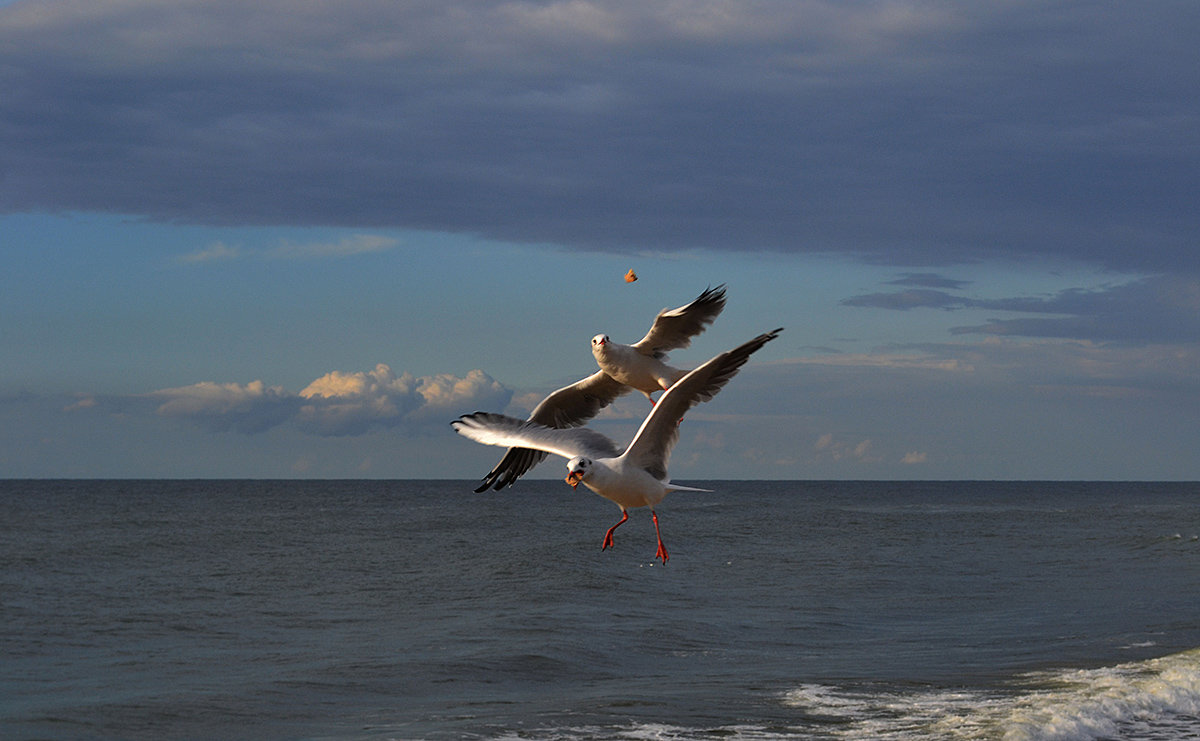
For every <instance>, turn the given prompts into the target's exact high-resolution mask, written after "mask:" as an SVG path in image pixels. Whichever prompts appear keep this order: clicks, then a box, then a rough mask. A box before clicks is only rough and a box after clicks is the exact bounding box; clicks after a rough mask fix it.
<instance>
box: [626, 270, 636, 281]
mask: <svg viewBox="0 0 1200 741" xmlns="http://www.w3.org/2000/svg"><path fill="white" fill-rule="evenodd" d="M635 280H637V273H635V272H633V270H632V269H630V271H629V272H628V273H626V274H625V282H626V283H632V282H634V281H635Z"/></svg>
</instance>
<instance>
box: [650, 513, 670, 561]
mask: <svg viewBox="0 0 1200 741" xmlns="http://www.w3.org/2000/svg"><path fill="white" fill-rule="evenodd" d="M650 516H651V517H653V518H654V534H655V535H657V536H658V553H655V554H654V557H655V558H661V559H662V560H663V564H664V565H665V564H666V563H667V559H668V558H670V556H668V555H667V547H666V546H665V545H663V542H662V533H660V532H659V531H658V513H657V512H655V511H654V510H650Z"/></svg>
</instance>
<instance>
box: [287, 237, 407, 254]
mask: <svg viewBox="0 0 1200 741" xmlns="http://www.w3.org/2000/svg"><path fill="white" fill-rule="evenodd" d="M399 245H400V240H398V239H395V238H392V237H384V236H380V235H376V234H355V235H353V236H350V237H346V238H345V239H340V240H338V241H336V242H309V243H296V244H293V243H291V242H285V243H284V244H281V245H280V246H278V247H276V248H274V249H271V250H267V251H266V252H265V253H264V254H265V256H266V257H271V258H276V259H281V260H309V259H320V258H337V257H352V256H354V255H364V254H370V253H373V252H384V251H387V250H390V249H394V248H395V247H398V246H399Z"/></svg>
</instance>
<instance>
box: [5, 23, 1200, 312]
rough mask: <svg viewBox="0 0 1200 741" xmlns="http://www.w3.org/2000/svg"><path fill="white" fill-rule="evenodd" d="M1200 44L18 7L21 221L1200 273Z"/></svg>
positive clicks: (1151, 37)
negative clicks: (155, 222) (391, 232)
mask: <svg viewBox="0 0 1200 741" xmlns="http://www.w3.org/2000/svg"><path fill="white" fill-rule="evenodd" d="M1196 28H1200V5H1197V4H1195V3H1192V2H1161V3H1154V4H1151V5H1146V4H1141V3H1112V4H1104V5H1095V4H1091V3H1062V2H1026V3H1019V4H1012V3H1004V4H996V3H985V2H965V3H947V4H921V3H898V2H880V3H870V4H862V3H841V2H803V1H802V2H795V1H793V0H786V1H784V0H780V1H779V2H762V3H754V4H745V5H739V4H734V5H721V6H719V7H718V6H715V5H713V4H712V3H705V2H685V3H670V4H654V3H645V2H641V1H640V0H637V1H636V2H635V1H634V0H628V1H621V0H618V1H617V2H605V3H588V2H571V3H555V2H520V3H514V2H481V3H471V4H469V5H466V4H463V3H455V2H442V0H437V1H436V2H435V1H430V2H405V3H391V2H382V1H380V0H351V1H349V2H336V3H335V2H317V3H305V4H303V5H297V4H295V3H290V2H283V0H263V1H262V2H255V3H245V2H240V1H239V2H231V1H230V0H175V1H173V2H162V1H160V0H143V1H142V2H116V1H115V0H90V1H89V2H50V1H49V0H23V1H22V2H17V3H14V4H11V5H7V6H2V7H0V87H2V89H3V90H4V91H5V92H4V95H3V96H0V212H17V211H26V210H33V211H41V210H44V211H63V210H95V211H108V212H116V213H125V214H135V215H143V216H146V217H149V218H152V219H160V220H177V221H181V222H194V223H212V224H312V225H316V224H320V225H345V226H360V227H407V228H424V229H434V230H447V231H455V232H471V233H478V234H481V235H483V236H486V237H492V238H499V239H506V240H518V241H549V242H556V243H560V244H564V245H569V246H577V247H585V248H587V247H603V248H613V249H643V248H652V249H672V248H680V247H696V246H699V247H709V248H717V249H762V250H783V251H812V252H841V253H852V254H855V255H859V256H862V257H865V258H868V259H874V260H883V261H887V262H891V263H894V264H901V265H912V266H918V265H938V264H949V263H954V262H960V261H971V260H978V259H983V258H989V257H996V256H1008V257H1016V258H1029V257H1048V258H1066V259H1083V260H1088V261H1092V262H1096V263H1101V264H1104V265H1107V266H1110V267H1115V268H1120V269H1128V270H1142V271H1147V272H1161V271H1167V270H1174V271H1179V270H1184V271H1191V272H1195V271H1197V270H1200V250H1197V249H1196V247H1197V245H1196V237H1197V228H1196V219H1195V206H1196V203H1197V202H1200V146H1198V145H1200V133H1198V132H1200V125H1197V124H1198V123H1200V96H1196V95H1195V91H1196V90H1197V89H1200V51H1198V49H1200V45H1197V44H1196V43H1195V29H1196ZM913 285H914V287H918V286H917V285H916V284H913ZM923 287H924V288H926V289H931V290H934V291H936V290H941V289H942V287H938V286H928V285H926V286H923ZM916 300H917V301H918V302H919V301H922V300H924V301H932V302H935V303H936V302H937V300H938V299H937V297H936V296H935V295H934V294H924V295H918V296H916Z"/></svg>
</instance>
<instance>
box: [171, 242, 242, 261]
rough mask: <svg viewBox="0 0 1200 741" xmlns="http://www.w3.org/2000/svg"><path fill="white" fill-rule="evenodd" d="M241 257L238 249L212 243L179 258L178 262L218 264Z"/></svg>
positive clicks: (221, 243)
mask: <svg viewBox="0 0 1200 741" xmlns="http://www.w3.org/2000/svg"><path fill="white" fill-rule="evenodd" d="M241 256H242V251H241V250H240V249H239V248H237V247H230V246H229V245H227V244H225V243H224V242H214V243H213V244H210V245H209V246H207V247H205V248H204V249H202V250H199V251H197V252H192V253H189V254H186V255H182V256H180V258H179V261H180V262H183V263H189V264H195V263H207V262H220V261H223V260H236V259H237V258H239V257H241Z"/></svg>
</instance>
